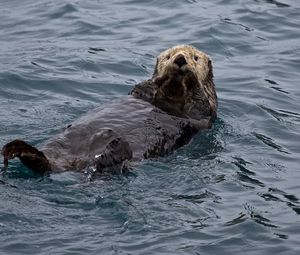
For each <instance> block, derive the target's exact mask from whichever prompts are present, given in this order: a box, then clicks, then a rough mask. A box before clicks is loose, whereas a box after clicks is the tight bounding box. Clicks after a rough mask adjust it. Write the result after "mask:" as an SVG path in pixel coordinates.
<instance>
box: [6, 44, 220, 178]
mask: <svg viewBox="0 0 300 255" xmlns="http://www.w3.org/2000/svg"><path fill="white" fill-rule="evenodd" d="M216 116H217V95H216V91H215V85H214V82H213V69H212V63H211V59H210V58H209V57H208V56H207V55H206V54H205V53H203V52H201V51H199V50H197V49H196V48H194V47H192V46H189V45H179V46H175V47H173V48H170V49H167V50H165V51H163V52H162V53H161V54H160V55H159V56H158V58H157V63H156V66H155V70H154V73H153V76H152V78H151V79H149V80H147V81H144V82H142V83H140V84H137V85H136V86H135V87H134V88H133V90H132V91H131V92H130V93H129V95H127V96H125V97H123V98H121V99H119V100H116V101H113V102H111V103H109V104H105V105H103V106H100V107H98V108H96V109H94V110H92V111H90V112H89V113H88V114H86V115H84V116H82V117H81V118H79V119H77V120H75V121H74V122H73V123H71V124H69V125H67V126H66V128H64V129H63V130H62V131H61V132H60V133H59V134H58V135H56V136H54V137H53V138H51V139H49V140H48V141H47V142H46V143H45V144H44V146H42V148H41V150H38V149H37V148H35V147H33V146H31V145H29V144H28V143H26V142H24V141H22V140H14V141H12V142H9V143H7V144H6V145H4V146H3V148H2V151H1V154H2V155H3V157H4V161H3V164H4V167H7V166H8V161H9V160H10V159H13V158H15V157H18V158H19V159H20V160H21V162H22V163H23V164H24V165H25V166H27V167H28V168H30V169H32V170H33V171H34V172H36V173H42V174H43V173H45V172H55V171H67V170H72V171H84V170H86V169H92V171H94V172H100V173H104V172H105V173H107V172H111V173H115V172H117V173H121V172H123V171H124V170H126V169H127V168H128V165H129V164H130V162H136V161H140V160H142V159H147V158H153V157H159V156H163V155H165V154H168V153H170V152H172V151H173V150H175V149H177V148H179V147H181V146H183V145H185V144H187V143H188V142H189V141H190V140H191V138H192V137H193V136H194V135H195V134H196V133H197V132H198V131H199V130H202V129H208V128H211V126H212V123H213V121H214V120H215V118H216Z"/></svg>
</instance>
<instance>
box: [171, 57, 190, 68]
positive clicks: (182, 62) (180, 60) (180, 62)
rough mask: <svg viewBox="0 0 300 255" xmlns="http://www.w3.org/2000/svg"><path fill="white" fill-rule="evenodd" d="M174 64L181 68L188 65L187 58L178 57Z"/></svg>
mask: <svg viewBox="0 0 300 255" xmlns="http://www.w3.org/2000/svg"><path fill="white" fill-rule="evenodd" d="M174 63H175V64H176V65H178V66H179V68H180V67H182V66H184V65H186V64H187V62H186V60H185V57H184V56H183V55H182V54H179V55H178V56H176V58H175V60H174Z"/></svg>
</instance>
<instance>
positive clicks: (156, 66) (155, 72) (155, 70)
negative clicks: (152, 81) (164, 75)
mask: <svg viewBox="0 0 300 255" xmlns="http://www.w3.org/2000/svg"><path fill="white" fill-rule="evenodd" d="M157 69H158V58H156V64H155V67H154V72H153V75H152V77H155V76H157V73H158V70H157Z"/></svg>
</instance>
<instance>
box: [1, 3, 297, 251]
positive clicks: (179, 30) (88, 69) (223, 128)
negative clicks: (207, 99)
mask: <svg viewBox="0 0 300 255" xmlns="http://www.w3.org/2000/svg"><path fill="white" fill-rule="evenodd" d="M299 24H300V4H299V3H298V2H297V1H292V0H278V1H276V0H244V1H241V0H240V1H239V0H227V1H226V0H213V1H200V0H165V1H157V0H152V1H141V0H126V1H121V0H111V1H92V0H87V1H75V0H64V1H46V0H36V1H33V0H24V1H21V2H20V1H16V0H2V1H1V2H0V102H1V108H0V146H2V145H3V144H5V143H6V142H8V141H10V140H12V139H15V138H22V139H24V140H26V141H28V142H30V143H32V144H34V145H39V144H41V143H42V142H44V141H45V140H47V139H48V138H49V137H50V136H51V135H53V134H55V133H56V132H57V131H59V129H60V128H61V127H63V126H64V125H65V124H66V123H69V122H70V121H72V120H74V119H76V118H77V117H79V116H80V115H81V114H83V113H85V112H87V111H88V110H89V109H92V108H94V107H96V106H98V105H101V104H103V103H104V102H109V101H111V100H113V99H115V98H118V97H121V96H123V95H126V94H127V93H128V91H130V89H131V88H132V87H133V85H134V84H136V83H138V82H140V81H142V80H145V79H147V78H149V77H150V76H151V74H152V70H153V68H154V64H155V56H156V55H157V54H158V53H159V52H161V51H162V50H164V49H166V48H168V47H170V46H173V45H176V44H181V43H188V44H192V45H194V46H196V47H198V48H199V49H201V50H203V51H205V52H207V53H208V54H209V55H210V56H211V57H212V59H213V61H214V62H213V63H214V64H213V65H214V71H215V83H216V86H217V92H218V96H219V110H218V113H219V116H218V119H217V122H216V124H215V126H214V128H213V129H212V130H210V131H206V132H203V133H201V134H199V135H198V136H197V137H195V139H194V140H193V141H192V143H190V144H189V145H187V146H185V147H183V148H181V149H179V150H178V151H176V152H175V153H173V154H172V155H170V156H168V157H165V158H161V159H158V160H154V161H145V162H143V163H141V164H140V165H139V166H138V167H137V168H135V169H133V170H132V171H131V173H130V174H129V175H127V176H111V177H105V178H104V177H103V178H99V179H97V180H95V181H93V182H88V181H87V180H86V177H85V176H84V175H81V174H78V173H72V172H68V173H61V174H52V175H50V176H47V177H40V176H35V175H33V174H32V173H31V171H29V170H28V169H26V168H25V167H24V166H22V165H21V164H20V162H19V161H18V160H14V161H12V162H11V164H10V167H9V169H8V170H7V171H6V172H1V175H0V254H195V255H196V254H201V255H205V254H214V255H216V254H232V255H234V254H240V253H241V252H242V253H243V254H264V255H265V254H267V255H268V254H272V255H274V254H288V255H296V254H300V241H299V240H300V201H299V198H300V184H299V183H300V182H299V180H300V169H299V166H300V146H299V144H300V142H299V141H300V89H299V80H300V72H299V71H300V26H299ZM1 160H2V159H1ZM0 167H2V163H1V164H0Z"/></svg>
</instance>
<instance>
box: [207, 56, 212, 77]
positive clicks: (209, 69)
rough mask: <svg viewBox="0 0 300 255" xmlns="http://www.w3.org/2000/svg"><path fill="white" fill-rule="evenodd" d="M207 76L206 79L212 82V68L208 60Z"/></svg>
mask: <svg viewBox="0 0 300 255" xmlns="http://www.w3.org/2000/svg"><path fill="white" fill-rule="evenodd" d="M207 65H208V74H207V79H208V80H211V81H212V80H213V77H214V74H213V67H212V63H211V59H210V58H209V59H208V63H207Z"/></svg>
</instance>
